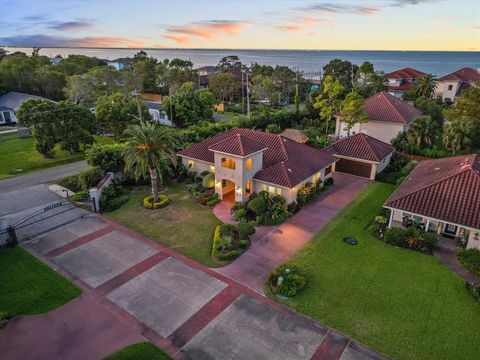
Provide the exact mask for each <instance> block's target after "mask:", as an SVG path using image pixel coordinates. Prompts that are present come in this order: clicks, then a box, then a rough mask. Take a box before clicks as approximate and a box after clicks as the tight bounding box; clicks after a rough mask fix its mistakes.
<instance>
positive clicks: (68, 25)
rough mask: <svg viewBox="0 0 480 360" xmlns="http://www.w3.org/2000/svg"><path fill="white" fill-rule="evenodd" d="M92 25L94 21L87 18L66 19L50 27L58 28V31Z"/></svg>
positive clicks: (80, 28)
mask: <svg viewBox="0 0 480 360" xmlns="http://www.w3.org/2000/svg"><path fill="white" fill-rule="evenodd" d="M93 26H94V23H93V22H92V21H89V20H76V21H66V22H61V23H57V24H53V25H51V26H50V29H54V30H59V31H72V30H82V29H88V28H91V27H93Z"/></svg>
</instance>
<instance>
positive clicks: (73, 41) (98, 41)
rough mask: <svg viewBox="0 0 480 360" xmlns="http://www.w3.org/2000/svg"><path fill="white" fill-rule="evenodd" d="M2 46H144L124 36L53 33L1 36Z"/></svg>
mask: <svg viewBox="0 0 480 360" xmlns="http://www.w3.org/2000/svg"><path fill="white" fill-rule="evenodd" d="M0 44H1V45H2V46H25V47H31V46H40V47H99V48H103V47H105V48H108V47H132V48H137V47H144V43H143V41H141V40H137V39H131V38H126V37H122V36H89V37H83V38H66V37H59V36H52V35H44V34H38V35H19V36H12V37H0Z"/></svg>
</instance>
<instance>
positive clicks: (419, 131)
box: [407, 115, 438, 147]
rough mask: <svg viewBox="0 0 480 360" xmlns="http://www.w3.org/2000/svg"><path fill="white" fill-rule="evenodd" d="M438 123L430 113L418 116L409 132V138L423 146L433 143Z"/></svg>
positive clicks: (410, 140)
mask: <svg viewBox="0 0 480 360" xmlns="http://www.w3.org/2000/svg"><path fill="white" fill-rule="evenodd" d="M437 127H438V125H437V123H436V122H435V121H434V120H432V118H431V117H430V116H429V115H422V116H419V117H417V118H416V119H415V120H414V121H413V123H412V124H411V125H410V128H409V129H408V132H407V140H408V141H409V142H412V143H415V144H417V145H418V146H420V147H422V146H424V145H432V143H433V140H435V136H436V131H437Z"/></svg>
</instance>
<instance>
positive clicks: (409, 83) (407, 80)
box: [385, 67, 425, 99]
mask: <svg viewBox="0 0 480 360" xmlns="http://www.w3.org/2000/svg"><path fill="white" fill-rule="evenodd" d="M423 75H425V73H424V72H421V71H418V70H415V69H412V68H409V67H407V68H404V69H400V70H396V71H392V72H391V73H388V74H386V75H385V77H386V78H387V80H388V93H389V94H390V95H393V96H395V97H397V98H400V99H402V98H403V94H404V92H405V91H407V90H409V89H411V88H412V87H413V85H414V84H415V81H416V80H417V79H418V78H419V77H422V76H423Z"/></svg>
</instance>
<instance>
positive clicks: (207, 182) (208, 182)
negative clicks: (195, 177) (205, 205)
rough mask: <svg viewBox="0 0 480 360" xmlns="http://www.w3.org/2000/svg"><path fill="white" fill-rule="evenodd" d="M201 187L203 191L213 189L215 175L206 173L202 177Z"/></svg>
mask: <svg viewBox="0 0 480 360" xmlns="http://www.w3.org/2000/svg"><path fill="white" fill-rule="evenodd" d="M202 185H203V187H204V188H205V189H213V188H214V187H215V175H213V174H212V173H208V174H207V175H205V176H204V177H203V180H202Z"/></svg>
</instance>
